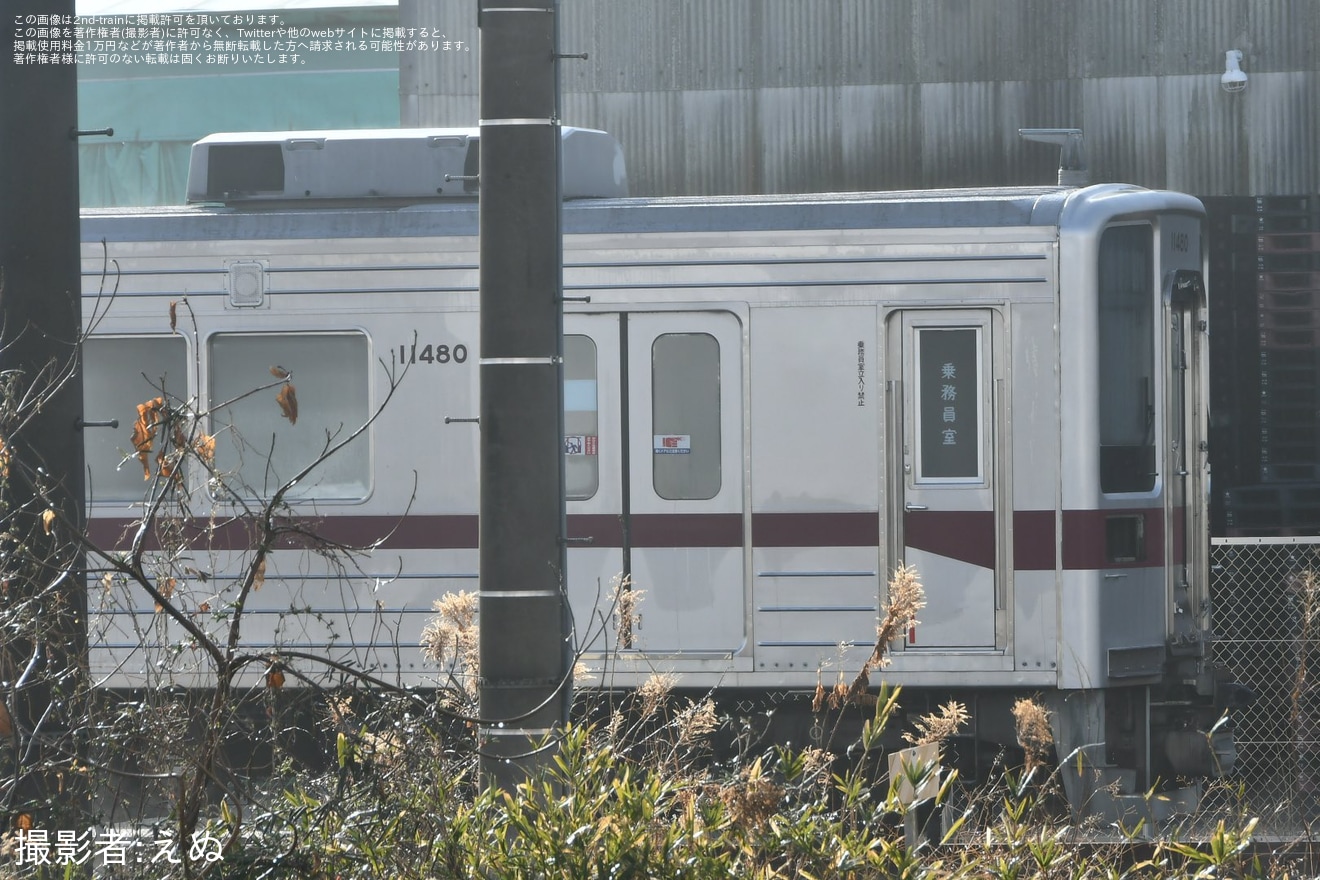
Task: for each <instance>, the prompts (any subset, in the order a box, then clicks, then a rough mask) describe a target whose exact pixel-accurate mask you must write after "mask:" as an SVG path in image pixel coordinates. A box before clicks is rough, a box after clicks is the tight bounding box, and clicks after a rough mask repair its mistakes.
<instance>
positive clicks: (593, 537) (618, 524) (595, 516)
mask: <svg viewBox="0 0 1320 880" xmlns="http://www.w3.org/2000/svg"><path fill="white" fill-rule="evenodd" d="M584 538H587V539H590V541H591V543H590V545H589V546H592V547H622V546H623V518H622V517H620V516H619V515H618V514H615V513H575V514H573V515H571V516H570V517H569V518H568V539H569V540H570V541H572V540H581V539H584Z"/></svg>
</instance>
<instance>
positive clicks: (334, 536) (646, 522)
mask: <svg viewBox="0 0 1320 880" xmlns="http://www.w3.org/2000/svg"><path fill="white" fill-rule="evenodd" d="M1133 515H1140V516H1142V517H1143V518H1144V521H1145V522H1144V532H1145V546H1144V553H1143V556H1142V558H1141V559H1139V560H1137V561H1135V562H1110V561H1108V559H1107V557H1106V553H1105V520H1106V518H1107V517H1111V516H1133ZM905 516H906V528H905V532H906V534H905V540H906V541H907V543H908V545H909V546H912V547H916V548H918V549H920V550H925V551H927V552H929V553H935V554H938V555H940V556H947V557H949V558H950V559H958V560H961V561H963V562H968V563H970V564H972V565H979V566H982V567H984V568H991V567H993V566H994V564H995V542H994V515H993V514H991V513H990V512H988V511H938V510H923V511H909V512H908V513H906V514H905ZM1054 522H1055V514H1054V512H1053V511H1050V510H1019V511H1015V512H1014V514H1013V557H1014V567H1015V568H1016V569H1017V570H1019V571H1051V570H1053V569H1054V567H1055V564H1056V560H1055V553H1054V547H1055V529H1054ZM1174 522H1175V528H1177V527H1179V526H1178V525H1177V524H1178V523H1180V522H1181V517H1175V518H1174ZM285 524H287V525H289V526H291V527H293V528H295V529H297V530H300V531H301V532H303V533H305V534H309V535H310V534H315V535H318V536H320V537H321V538H323V539H325V540H328V541H332V542H335V543H339V544H344V545H347V546H355V547H363V546H367V545H370V544H372V543H374V542H376V541H379V542H380V543H379V545H378V546H379V547H381V548H382V549H386V550H403V549H419V550H469V549H476V547H477V537H478V519H477V517H476V515H474V514H454V515H419V514H413V515H409V516H406V517H394V516H361V515H353V516H326V517H321V518H316V517H305V518H295V519H291V520H287V521H285ZM134 527H135V524H134V521H133V520H131V519H127V518H122V517H115V518H108V517H93V518H92V519H91V520H90V521H89V522H88V536H89V537H90V538H91V540H92V542H93V543H94V544H96V545H97V546H99V547H102V548H104V549H106V550H123V549H127V548H128V547H129V546H130V545H131V543H132V538H133V531H134ZM183 529H184V535H185V538H186V539H187V540H189V541H197V540H199V539H201V538H203V537H204V536H205V533H206V532H207V530H208V523H207V522H206V521H205V520H192V521H187V522H185V523H184V524H183ZM568 533H569V537H570V538H591V539H592V541H591V543H592V546H596V547H622V546H623V525H622V521H621V519H620V518H619V517H618V516H617V515H614V514H575V515H573V516H570V517H569V518H568ZM254 534H255V532H254V530H253V528H252V526H251V523H248V522H244V521H239V520H228V521H225V522H223V523H221V524H219V525H215V526H214V527H213V528H212V529H211V530H210V535H209V536H207V537H206V542H207V546H209V547H211V548H213V549H215V550H241V549H245V548H247V547H250V546H251V545H252V538H253V535H254ZM752 534H753V539H754V542H755V544H756V546H758V547H872V546H876V545H878V544H879V541H880V526H879V517H878V515H877V514H876V513H871V512H867V513H858V512H851V513H758V514H753V516H752ZM145 543H146V548H147V549H148V550H158V549H159V548H160V542H159V541H158V540H156V538H155V535H154V534H149V535H148V536H147V540H146V542H145ZM311 543H312V542H311V541H310V540H308V539H307V538H306V537H305V536H304V535H300V534H298V533H296V532H295V533H291V534H288V535H287V536H286V539H285V540H284V542H283V543H282V544H281V546H282V547H284V548H298V547H307V546H310V545H311ZM742 543H743V517H742V514H738V513H715V514H681V513H680V514H670V513H662V514H634V515H633V517H632V546H634V547H741V546H742ZM1163 560H1164V528H1163V510H1162V509H1160V508H1147V509H1137V510H1066V511H1064V513H1063V567H1064V568H1065V569H1073V570H1095V569H1109V568H1141V567H1148V566H1155V565H1161V564H1163Z"/></svg>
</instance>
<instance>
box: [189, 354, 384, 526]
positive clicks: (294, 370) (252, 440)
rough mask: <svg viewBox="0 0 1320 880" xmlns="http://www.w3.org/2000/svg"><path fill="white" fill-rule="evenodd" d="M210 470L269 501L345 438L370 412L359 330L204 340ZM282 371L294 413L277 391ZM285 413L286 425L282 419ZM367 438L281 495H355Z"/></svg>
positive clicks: (365, 463) (363, 472) (367, 465)
mask: <svg viewBox="0 0 1320 880" xmlns="http://www.w3.org/2000/svg"><path fill="white" fill-rule="evenodd" d="M208 354H209V361H208V363H209V368H210V400H211V407H212V412H211V430H212V432H213V433H215V434H216V453H215V458H216V467H217V468H218V469H219V470H220V471H222V472H225V473H228V474H230V475H232V476H233V477H235V478H236V480H235V484H236V488H238V487H240V486H241V489H239V491H241V492H242V493H243V494H245V495H247V496H248V497H259V496H264V495H267V494H269V493H270V492H272V491H274V490H275V489H277V488H278V487H279V486H280V485H281V484H282V483H284V482H286V481H288V480H290V479H292V478H293V477H294V476H295V475H297V473H298V472H299V471H301V470H302V469H303V468H305V467H306V466H307V465H309V464H311V463H312V462H313V461H314V460H315V459H316V458H317V456H319V455H320V454H321V453H322V451H323V450H324V449H325V447H326V445H327V443H330V444H333V443H336V442H338V441H339V440H341V439H343V438H344V437H346V436H348V435H349V434H351V433H352V432H353V431H354V430H356V429H357V428H358V427H359V426H361V425H362V424H363V423H364V422H365V421H366V420H367V418H368V417H369V415H370V407H371V400H370V376H369V372H370V353H369V351H368V345H367V337H366V335H365V334H363V333H356V332H346V333H218V334H216V335H214V336H212V337H211V338H210V340H209V342H208ZM281 372H287V373H288V374H289V384H290V385H292V386H293V389H294V395H293V396H294V399H295V400H296V410H295V411H294V412H292V413H289V414H286V412H285V409H286V407H287V400H286V403H285V404H284V405H282V404H281V403H280V401H278V400H277V399H276V398H277V394H278V393H279V392H280V391H281V389H282V385H276V386H275V387H270V388H266V389H265V390H262V391H259V392H256V393H253V390H254V389H256V388H262V387H263V386H269V385H271V383H273V382H278V379H277V378H276V377H275V375H273V374H276V373H281ZM290 415H293V418H292V419H291V418H290V417H289V416H290ZM368 441H369V438H368V435H367V434H363V435H361V436H359V437H358V438H357V439H355V440H354V441H353V442H352V443H350V444H349V445H348V446H346V447H345V448H344V449H341V450H339V451H338V452H336V453H335V454H334V455H332V456H331V457H330V458H329V459H327V460H326V461H325V462H323V463H322V464H321V465H320V466H319V467H318V468H317V469H316V470H314V471H313V472H312V473H311V474H309V475H308V476H307V477H306V478H305V479H304V480H302V481H301V482H300V483H299V484H298V485H297V486H295V487H294V488H293V491H291V492H290V493H289V494H288V496H287V497H289V498H302V499H344V500H355V499H360V498H364V497H366V495H367V492H368V489H369V486H370V472H371V458H370V451H371V450H370V446H369V442H368Z"/></svg>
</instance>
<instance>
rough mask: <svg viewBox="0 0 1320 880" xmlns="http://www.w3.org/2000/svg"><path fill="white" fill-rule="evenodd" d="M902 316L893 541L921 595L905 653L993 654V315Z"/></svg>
mask: <svg viewBox="0 0 1320 880" xmlns="http://www.w3.org/2000/svg"><path fill="white" fill-rule="evenodd" d="M900 316H901V317H899V319H898V320H896V321H894V322H893V323H892V324H891V357H896V359H897V361H898V363H897V368H898V370H899V375H900V377H901V378H900V384H901V388H902V392H901V402H899V401H896V402H895V403H898V404H899V406H900V408H899V410H898V412H899V417H898V421H899V425H898V426H897V431H896V432H895V439H896V442H898V443H899V444H901V447H902V448H901V453H900V455H901V469H902V475H901V477H902V479H901V486H902V491H901V493H900V495H899V497H898V498H897V499H896V501H897V506H898V508H899V509H898V511H897V512H896V517H895V521H896V522H897V523H898V524H899V528H898V532H899V536H898V541H897V544H898V551H899V558H900V559H902V560H903V561H904V562H906V563H907V564H908V565H910V566H912V567H914V568H915V569H916V571H917V575H918V577H919V579H920V581H921V583H922V585H923V587H924V588H925V592H926V607H925V608H924V609H922V610H921V611H920V612H919V613H918V615H917V616H918V618H919V621H920V623H919V624H918V625H917V626H916V627H914V628H912V630H910V631H909V633H908V639H907V642H908V644H907V647H908V648H993V647H994V646H995V644H996V611H997V608H998V606H999V602H998V590H999V587H1000V584H999V580H1000V577H1001V574H1000V572H1001V570H1002V566H1003V563H1004V560H1003V558H1002V556H1003V554H1002V553H1001V552H1000V548H1001V547H1002V536H1003V534H1004V532H1005V529H1004V522H1003V520H1004V517H1003V513H1002V511H1000V510H998V509H997V504H996V496H997V492H996V488H997V487H996V478H997V475H996V466H995V463H996V433H995V423H996V421H997V420H996V418H995V407H996V405H997V398H998V396H999V394H1000V392H999V387H1000V385H1001V383H1000V382H999V378H998V375H997V372H996V369H995V363H996V360H997V358H996V357H995V351H994V349H995V346H996V340H995V330H994V321H993V313H992V312H991V311H990V310H987V309H963V310H938V311H936V310H928V311H904V312H901V313H900ZM895 335H897V339H896V340H895V339H894V336H895ZM895 342H896V343H897V344H896V345H895V344H894V343H895ZM891 364H892V362H891Z"/></svg>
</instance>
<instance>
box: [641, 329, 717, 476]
mask: <svg viewBox="0 0 1320 880" xmlns="http://www.w3.org/2000/svg"><path fill="white" fill-rule="evenodd" d="M651 433H652V448H653V452H652V455H651V461H652V479H653V481H654V484H655V492H656V494H657V495H659V496H660V497H661V498H665V499H669V500H691V501H704V500H707V499H710V498H714V497H715V496H716V495H718V494H719V492H720V484H721V480H722V475H721V471H720V344H719V342H718V341H717V340H716V339H715V337H714V336H711V335H710V334H708V333H666V334H664V335H662V336H658V337H656V339H655V342H654V343H653V344H652V346H651Z"/></svg>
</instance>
